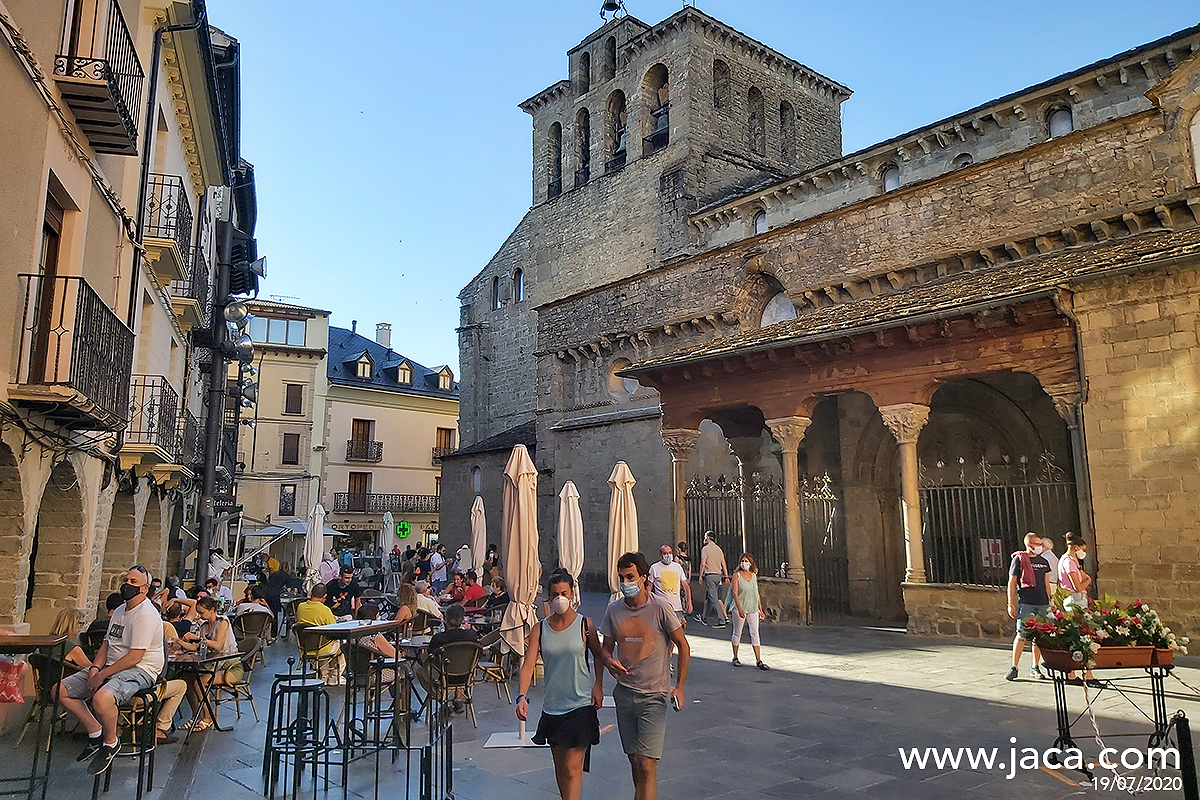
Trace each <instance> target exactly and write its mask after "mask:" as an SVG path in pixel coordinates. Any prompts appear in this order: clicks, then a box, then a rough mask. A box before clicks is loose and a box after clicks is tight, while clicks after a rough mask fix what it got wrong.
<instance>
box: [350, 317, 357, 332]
mask: <svg viewBox="0 0 1200 800" xmlns="http://www.w3.org/2000/svg"><path fill="white" fill-rule="evenodd" d="M350 332H351V333H358V320H356V319H352V320H350Z"/></svg>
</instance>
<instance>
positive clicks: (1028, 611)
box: [1017, 603, 1050, 633]
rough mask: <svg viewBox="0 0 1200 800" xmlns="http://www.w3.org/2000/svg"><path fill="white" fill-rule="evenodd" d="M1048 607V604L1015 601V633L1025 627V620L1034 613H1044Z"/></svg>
mask: <svg viewBox="0 0 1200 800" xmlns="http://www.w3.org/2000/svg"><path fill="white" fill-rule="evenodd" d="M1049 608H1050V606H1049V604H1047V605H1034V604H1031V603H1017V633H1020V632H1021V631H1022V630H1023V629H1024V628H1025V620H1027V619H1029V618H1030V617H1032V616H1033V615H1034V614H1044V613H1046V611H1047V610H1048V609H1049Z"/></svg>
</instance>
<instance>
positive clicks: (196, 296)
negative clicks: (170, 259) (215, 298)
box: [169, 247, 212, 321]
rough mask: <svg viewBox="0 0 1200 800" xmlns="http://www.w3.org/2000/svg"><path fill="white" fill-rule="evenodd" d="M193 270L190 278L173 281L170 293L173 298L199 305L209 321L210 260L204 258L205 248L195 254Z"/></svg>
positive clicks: (199, 248) (197, 249) (199, 249)
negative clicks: (192, 301) (187, 300)
mask: <svg viewBox="0 0 1200 800" xmlns="http://www.w3.org/2000/svg"><path fill="white" fill-rule="evenodd" d="M193 255H194V256H195V257H194V258H193V259H192V269H191V272H190V273H189V274H188V277H186V278H184V279H183V280H179V281H171V284H170V287H169V288H170V291H171V295H172V296H173V297H177V298H190V299H192V300H195V301H196V303H197V304H199V306H200V308H201V311H202V316H203V317H204V319H205V321H207V320H208V310H209V309H208V296H209V293H210V290H211V288H212V287H211V284H210V282H209V277H208V259H207V258H205V256H204V248H202V247H197V248H196V249H195V252H194V253H193Z"/></svg>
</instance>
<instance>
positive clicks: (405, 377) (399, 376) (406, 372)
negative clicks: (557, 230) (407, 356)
mask: <svg viewBox="0 0 1200 800" xmlns="http://www.w3.org/2000/svg"><path fill="white" fill-rule="evenodd" d="M497 280H499V279H497ZM396 383H403V384H406V385H407V384H411V383H412V366H411V365H410V364H409V363H408V362H407V361H405V362H403V363H402V364H401V365H400V366H398V367H396Z"/></svg>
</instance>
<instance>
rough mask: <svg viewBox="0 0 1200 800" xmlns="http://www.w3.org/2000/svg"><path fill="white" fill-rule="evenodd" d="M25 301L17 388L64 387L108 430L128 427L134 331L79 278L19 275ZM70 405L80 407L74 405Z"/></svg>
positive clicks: (94, 419)
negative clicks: (69, 389)
mask: <svg viewBox="0 0 1200 800" xmlns="http://www.w3.org/2000/svg"><path fill="white" fill-rule="evenodd" d="M17 279H18V282H19V283H18V292H19V296H20V297H21V298H22V299H23V301H24V310H23V312H22V318H21V330H20V335H21V342H20V348H19V350H18V356H17V368H16V370H15V378H16V383H18V384H25V385H30V386H65V387H69V388H71V389H74V390H75V391H76V392H78V394H79V395H80V396H81V398H82V400H83V401H84V403H85V404H86V405H87V408H82V407H80V411H81V412H82V414H83V415H85V416H91V417H93V422H95V423H96V424H98V425H100V426H101V427H103V428H105V429H119V428H121V427H123V426H124V423H125V422H127V421H128V417H127V415H128V413H129V387H130V383H129V381H130V377H131V376H132V373H133V331H131V330H129V328H127V327H126V326H125V324H124V323H123V322H121V320H120V318H118V317H117V315H116V314H114V313H113V312H112V310H111V309H110V308H109V307H108V306H106V305H105V304H104V301H103V300H101V299H100V295H98V294H96V291H95V290H94V289H92V287H91V286H89V285H88V283H87V281H85V280H84V279H83V278H81V277H59V278H46V277H44V276H42V275H28V274H25V275H18V276H17ZM71 405H72V406H73V407H76V403H75V401H71Z"/></svg>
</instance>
